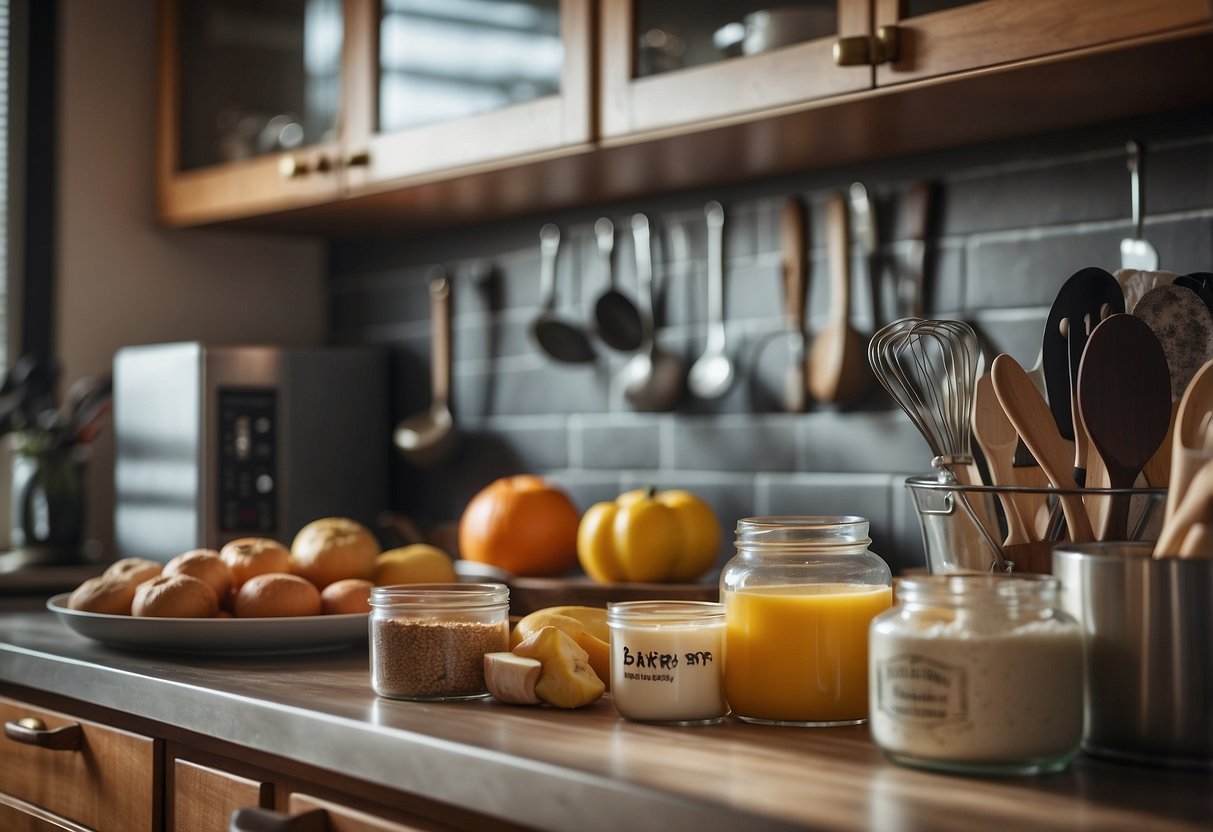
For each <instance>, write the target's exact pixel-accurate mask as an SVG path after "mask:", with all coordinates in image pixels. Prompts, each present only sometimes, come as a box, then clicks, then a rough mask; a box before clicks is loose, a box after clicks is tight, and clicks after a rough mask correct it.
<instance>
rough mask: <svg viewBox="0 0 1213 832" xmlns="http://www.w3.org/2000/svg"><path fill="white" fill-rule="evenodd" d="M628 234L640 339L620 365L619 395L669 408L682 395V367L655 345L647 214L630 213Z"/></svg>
mask: <svg viewBox="0 0 1213 832" xmlns="http://www.w3.org/2000/svg"><path fill="white" fill-rule="evenodd" d="M632 238H633V239H634V240H635V241H636V276H637V278H638V281H639V284H640V303H641V318H640V320H641V322H642V323H643V329H642V331H643V333H644V340H643V343H642V345H641V348H640V351H639V352H638V353H637V354H636V355H635V356H633V357H632V359H631V360H630V361H628V363H627V364H625V365H624V366H623V369H622V370H621V371H620V373H619V380H620V383H621V384H622V385H623V395H624V396H625V397H626V398H627V400H628V401H629V402H630V403H631V404H632V406H633V407H634V408H636V409H637V410H642V411H650V412H651V411H660V410H673V409H674V406H675V405H677V404H678V399H679V398H681V397H682V389H683V367H682V361H680V360H679V359H678V358H677V357H676V356H674V355H672V354H671V353H668V352H666V351H665V350H663V349H662V348H661V347H659V346H658V345H657V323H656V319H655V317H654V314H655V312H654V310H655V308H656V303H655V302H654V291H653V256H652V249H651V248H650V246H651V245H652V237H651V234H650V231H649V218H648V217H646V216H645V215H644V214H636V215H635V216H634V217H632Z"/></svg>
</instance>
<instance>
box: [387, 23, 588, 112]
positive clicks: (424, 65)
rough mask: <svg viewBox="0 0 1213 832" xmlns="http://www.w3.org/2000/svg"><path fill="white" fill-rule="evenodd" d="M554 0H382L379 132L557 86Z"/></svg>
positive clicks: (560, 57)
mask: <svg viewBox="0 0 1213 832" xmlns="http://www.w3.org/2000/svg"><path fill="white" fill-rule="evenodd" d="M563 65H564V42H563V41H562V40H561V37H560V0H383V2H382V6H381V11H380V21H379V78H378V85H379V113H378V118H379V132H382V133H394V132H398V131H401V130H409V129H412V128H415V127H421V126H424V125H427V124H435V123H438V122H442V121H455V120H458V119H463V118H469V117H471V116H478V115H481V114H483V113H489V112H493V111H494V110H501V109H504V108H506V107H510V106H512V105H514V104H521V103H524V102H527V101H534V100H535V99H537V98H543V97H545V96H551V95H557V94H559V93H560V73H561V68H562V67H563Z"/></svg>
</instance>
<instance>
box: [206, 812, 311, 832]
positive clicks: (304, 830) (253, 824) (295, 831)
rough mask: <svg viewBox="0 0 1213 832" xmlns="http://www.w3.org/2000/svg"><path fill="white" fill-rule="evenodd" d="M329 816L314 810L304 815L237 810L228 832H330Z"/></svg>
mask: <svg viewBox="0 0 1213 832" xmlns="http://www.w3.org/2000/svg"><path fill="white" fill-rule="evenodd" d="M328 828H329V814H328V812H326V811H324V810H323V809H313V810H312V811H310V812H304V813H303V814H302V815H294V816H291V815H284V814H282V812H275V811H272V810H270V809H252V808H245V809H237V810H236V811H234V812H232V819H231V821H229V822H228V827H227V829H228V832H328Z"/></svg>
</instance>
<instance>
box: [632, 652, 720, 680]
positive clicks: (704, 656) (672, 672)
mask: <svg viewBox="0 0 1213 832" xmlns="http://www.w3.org/2000/svg"><path fill="white" fill-rule="evenodd" d="M714 661H715V659H714V657H713V656H712V653H711V651H709V650H693V651H685V652H682V653H679V652H674V651H669V652H666V651H661V650H647V649H639V650H634V649H632V648H631V647H629V646H628V645H627V644H624V645H623V668H624V669H623V678H624V679H628V680H630V681H637V682H673V681H674V678H675V676H676V675H677V673H678V669H679V667H684V668H687V669H690V668H707V667H710V666H712V665H713V663H714Z"/></svg>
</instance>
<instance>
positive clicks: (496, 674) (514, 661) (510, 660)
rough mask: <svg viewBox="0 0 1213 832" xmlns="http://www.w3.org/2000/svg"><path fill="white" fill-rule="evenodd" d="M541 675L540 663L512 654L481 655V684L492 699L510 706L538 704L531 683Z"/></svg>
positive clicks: (538, 700)
mask: <svg viewBox="0 0 1213 832" xmlns="http://www.w3.org/2000/svg"><path fill="white" fill-rule="evenodd" d="M542 672H543V662H541V661H539V660H538V659H530V658H526V657H524V656H515V655H514V654H513V653H508V652H506V653H485V654H484V682H485V685H487V686H488V689H489V693H490V694H492V696H493V698H494V699H498V700H500V701H502V702H508V703H509V704H511V705H538V704H540V703H542V702H543V700H542V699H540V698H539V695H538V694H537V693H535V684H536V683H537V682H538V681H539V675H540V674H541V673H542Z"/></svg>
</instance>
